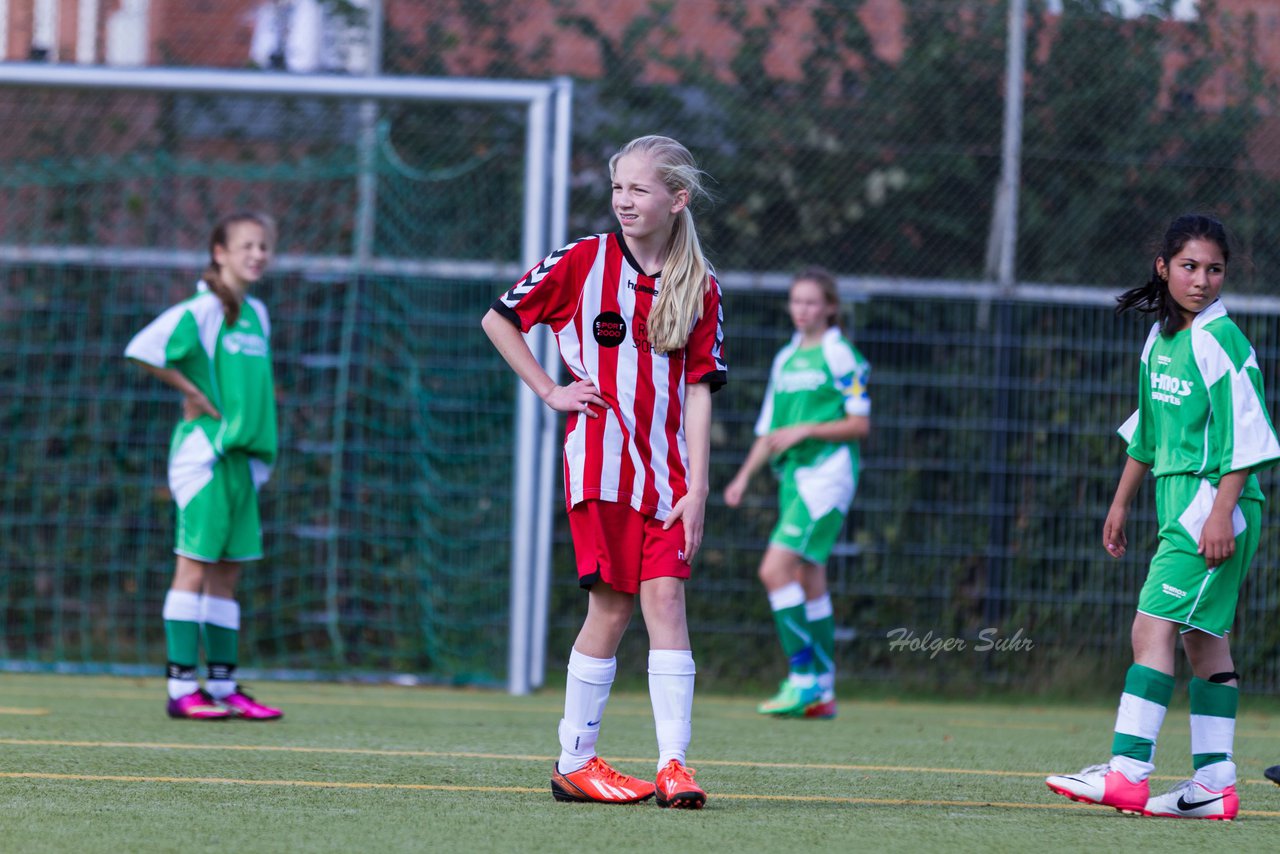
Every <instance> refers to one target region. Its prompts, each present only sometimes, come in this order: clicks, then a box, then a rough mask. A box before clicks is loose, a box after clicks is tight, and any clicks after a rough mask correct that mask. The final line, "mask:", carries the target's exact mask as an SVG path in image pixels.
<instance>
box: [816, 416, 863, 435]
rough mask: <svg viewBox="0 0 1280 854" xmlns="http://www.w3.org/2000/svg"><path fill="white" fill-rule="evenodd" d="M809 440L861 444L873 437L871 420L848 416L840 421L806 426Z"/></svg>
mask: <svg viewBox="0 0 1280 854" xmlns="http://www.w3.org/2000/svg"><path fill="white" fill-rule="evenodd" d="M806 426H807V427H808V428H809V438H810V439H817V440H818V441H820V442H860V441H862V440H863V439H865V438H867V437H868V436H870V435H871V419H870V418H869V417H868V416H866V415H846V416H845V417H844V418H841V419H840V420H839V421H821V422H819V423H817V424H809V425H806Z"/></svg>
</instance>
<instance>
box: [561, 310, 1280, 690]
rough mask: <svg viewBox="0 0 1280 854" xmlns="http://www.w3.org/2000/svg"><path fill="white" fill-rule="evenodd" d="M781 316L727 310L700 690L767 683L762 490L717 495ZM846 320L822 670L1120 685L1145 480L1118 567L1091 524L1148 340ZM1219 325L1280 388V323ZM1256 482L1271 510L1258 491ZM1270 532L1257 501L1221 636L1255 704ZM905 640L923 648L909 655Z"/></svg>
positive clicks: (700, 572)
mask: <svg viewBox="0 0 1280 854" xmlns="http://www.w3.org/2000/svg"><path fill="white" fill-rule="evenodd" d="M1226 300H1227V304H1228V306H1230V297H1229V295H1227V297H1226ZM784 305H785V303H784V300H783V298H782V297H780V296H772V297H762V296H761V295H760V294H758V293H749V292H746V293H743V292H732V291H731V292H730V294H729V296H728V298H727V299H726V307H725V312H726V317H727V318H729V319H730V321H731V322H730V324H729V326H728V327H727V328H728V330H729V332H730V333H731V334H730V336H729V338H728V339H727V341H728V345H731V350H730V351H729V358H730V371H731V381H730V384H729V385H728V386H726V388H725V389H724V390H723V391H722V392H720V393H719V394H717V395H716V396H715V398H714V404H713V406H714V412H715V423H716V429H715V431H714V434H713V447H712V457H713V458H712V471H711V482H712V492H711V495H712V497H711V500H710V502H709V505H708V514H707V530H706V539H705V541H704V545H703V551H702V552H701V553H700V557H699V559H698V564H697V566H696V567H695V571H694V577H693V580H692V581H691V582H690V585H689V591H688V602H689V614H690V627H691V632H692V634H693V640H694V646H695V649H696V651H697V656H698V663H699V673H700V674H702V675H704V676H705V677H706V678H708V679H716V678H726V679H730V680H732V681H734V682H742V681H744V680H746V681H760V680H761V679H769V678H773V677H775V676H776V677H781V676H782V675H783V673H784V670H785V659H784V657H783V656H782V654H781V650H780V648H778V647H777V639H776V636H775V632H774V629H773V624H772V618H771V616H770V613H769V608H768V602H767V599H766V597H765V594H764V591H763V587H762V585H761V584H760V582H759V581H758V579H757V577H756V569H757V567H758V565H759V561H760V557H761V554H762V552H763V549H764V546H765V544H766V542H767V540H768V537H769V533H770V531H771V529H772V527H773V524H774V521H775V520H776V518H777V516H776V482H775V481H774V479H773V478H772V477H771V476H770V475H768V474H767V473H762V474H759V475H757V476H756V478H755V479H754V480H753V481H752V486H751V488H750V490H749V492H748V494H747V496H746V498H745V499H744V501H743V504H742V506H740V507H739V508H737V509H729V508H727V507H725V506H724V504H723V501H722V500H721V498H720V491H721V490H722V489H723V488H724V486H725V485H726V484H727V483H728V482H729V480H730V478H731V477H732V476H733V473H734V472H735V470H736V469H737V467H738V466H739V465H740V464H741V462H742V459H743V457H744V456H745V455H746V452H747V449H748V448H749V447H750V445H751V442H752V439H753V435H752V428H753V425H754V421H755V416H756V412H757V411H758V407H759V405H760V400H761V395H762V394H763V391H764V387H765V381H766V379H767V373H768V369H769V365H770V362H771V360H772V356H773V354H774V353H775V352H776V350H777V348H778V347H780V346H782V344H783V343H785V341H786V340H787V337H788V335H789V328H788V327H787V325H786V320H785V314H784ZM852 314H853V315H854V320H853V322H852V324H850V325H849V326H848V327H847V328H848V331H849V333H850V335H851V337H852V339H853V341H854V343H855V344H856V345H857V347H858V348H859V350H861V352H862V353H863V354H864V355H866V357H867V358H868V359H869V360H870V362H871V364H872V373H871V385H870V390H871V397H872V435H871V437H870V439H869V440H868V441H867V442H865V443H864V445H863V456H862V466H863V468H862V477H861V479H860V482H859V485H858V492H857V496H856V497H855V499H854V504H853V512H852V514H851V516H850V521H849V523H848V524H847V526H846V529H845V532H844V534H843V536H842V537H841V540H840V541H839V542H838V544H837V546H836V549H835V551H834V553H833V556H832V558H831V560H830V562H829V564H828V573H829V578H830V582H831V592H832V597H833V600H834V606H835V615H836V623H837V648H836V653H837V669H838V671H839V672H840V673H841V674H843V675H844V676H849V677H856V678H863V679H892V680H894V681H896V682H899V683H910V684H917V685H920V686H935V687H941V686H955V687H961V688H963V687H964V686H969V685H976V684H999V685H1011V686H1016V687H1019V688H1021V689H1028V690H1035V689H1040V688H1051V687H1054V686H1057V687H1059V688H1061V687H1062V686H1064V685H1080V686H1087V685H1091V684H1094V680H1096V678H1097V674H1098V673H1099V672H1112V673H1122V672H1123V669H1124V668H1125V667H1126V666H1127V665H1128V663H1129V662H1130V661H1131V660H1132V659H1131V658H1130V652H1129V644H1128V631H1129V626H1130V623H1131V622H1132V620H1133V615H1134V612H1135V608H1136V605H1137V601H1138V591H1139V589H1140V588H1141V586H1142V582H1143V580H1144V578H1145V576H1146V570H1147V563H1146V561H1147V560H1148V559H1149V558H1150V556H1151V554H1152V553H1153V551H1154V547H1155V532H1156V524H1155V512H1154V497H1153V496H1154V487H1153V485H1152V483H1151V481H1150V479H1148V481H1147V483H1146V485H1145V486H1144V487H1143V489H1142V491H1141V492H1140V494H1139V498H1138V500H1137V502H1136V503H1135V505H1134V507H1133V508H1132V511H1131V513H1130V519H1129V524H1128V526H1127V528H1128V534H1129V541H1130V548H1129V552H1128V554H1127V555H1126V556H1125V557H1124V558H1123V559H1122V560H1119V561H1117V560H1114V559H1112V558H1111V557H1110V556H1109V555H1107V554H1106V552H1105V551H1104V550H1103V548H1102V522H1103V520H1104V518H1105V517H1106V514H1107V508H1108V507H1109V506H1110V503H1111V499H1112V496H1113V495H1114V492H1115V488H1116V483H1117V480H1118V478H1119V474H1120V471H1121V469H1122V468H1123V465H1124V457H1125V444H1124V442H1123V441H1121V440H1120V438H1119V437H1118V436H1117V435H1116V433H1115V431H1116V429H1117V428H1118V427H1119V425H1120V424H1121V423H1122V422H1123V421H1124V420H1125V419H1126V418H1128V416H1129V415H1130V413H1131V412H1132V411H1133V409H1134V408H1135V407H1136V403H1137V382H1138V372H1139V355H1140V353H1141V350H1142V345H1143V342H1144V340H1145V337H1146V332H1147V329H1148V324H1147V321H1146V320H1145V319H1140V318H1135V317H1120V318H1118V317H1116V316H1115V315H1114V312H1113V311H1112V310H1111V308H1110V306H1108V305H1106V304H1105V303H1103V302H1102V301H1100V300H1099V301H1097V302H1095V303H1094V304H1092V305H1075V306H1070V305H1065V304H1062V303H1056V302H1054V301H1052V300H1050V301H1047V302H1003V303H1001V302H994V303H985V302H982V301H976V300H967V299H955V298H937V297H911V296H902V297H896V298H895V297H885V296H876V297H874V298H871V299H869V300H866V301H863V302H859V303H857V304H856V305H855V306H854V310H853V312H852ZM1235 316H1236V317H1237V322H1239V323H1240V325H1241V327H1242V328H1243V329H1244V331H1245V333H1246V334H1247V335H1249V336H1250V337H1251V340H1253V341H1254V343H1255V346H1256V347H1257V349H1258V355H1259V360H1260V362H1261V363H1262V364H1263V366H1264V373H1265V374H1266V384H1267V387H1268V388H1269V389H1272V390H1275V389H1280V385H1278V384H1277V383H1280V371H1278V370H1277V364H1278V362H1277V359H1276V355H1277V354H1276V352H1275V348H1276V345H1277V342H1280V318H1277V317H1276V316H1275V315H1274V314H1236V315H1235ZM1276 393H1277V392H1276V391H1272V397H1273V398H1274V396H1275V394H1276ZM1273 405H1274V402H1273ZM1261 477H1262V481H1263V486H1264V491H1266V492H1268V493H1269V494H1270V495H1271V496H1272V498H1273V499H1274V497H1275V493H1276V490H1275V483H1276V475H1275V473H1274V472H1269V473H1266V474H1263V475H1262V476H1261ZM1277 522H1280V518H1278V516H1277V510H1276V502H1275V501H1274V500H1272V501H1271V502H1270V503H1268V504H1267V505H1265V509H1264V516H1263V535H1262V542H1261V545H1260V547H1259V551H1258V554H1257V556H1256V558H1255V560H1254V564H1253V570H1252V573H1251V575H1250V576H1249V579H1248V581H1247V582H1246V585H1245V589H1244V592H1243V593H1242V595H1241V601H1240V609H1239V613H1238V616H1237V625H1236V630H1235V633H1234V634H1233V638H1232V651H1233V654H1234V655H1235V657H1236V662H1237V666H1238V669H1240V672H1242V673H1245V672H1247V673H1248V674H1249V677H1248V688H1249V690H1253V691H1259V690H1265V691H1274V690H1276V689H1277V688H1280V673H1278V672H1277V667H1276V652H1277V644H1278V643H1280V632H1278V631H1277V629H1276V627H1275V625H1274V622H1275V621H1274V620H1273V619H1271V615H1272V614H1273V613H1274V609H1275V603H1276V601H1277V597H1280V533H1278V531H1280V529H1278V528H1277ZM561 536H562V539H563V538H564V537H565V536H566V534H565V532H563V531H562V534H561ZM571 566H572V563H571V558H570V555H569V554H568V553H567V552H566V553H565V554H564V555H562V562H561V565H560V569H559V575H558V576H557V578H558V579H559V581H560V585H559V587H558V589H557V594H556V599H555V602H556V604H555V614H556V617H555V619H554V620H553V625H555V626H556V628H557V630H556V632H555V633H554V634H553V641H552V644H551V651H552V654H553V655H554V656H561V657H563V656H565V655H567V650H568V648H569V645H570V644H571V643H572V637H573V632H574V631H575V630H576V627H577V624H578V622H579V621H580V619H581V615H580V612H581V609H582V607H583V605H582V601H581V599H582V595H583V594H582V593H581V591H578V590H577V589H576V585H575V584H573V583H572V575H573V573H572V570H571ZM912 638H914V639H916V641H918V643H919V644H922V645H923V646H921V645H917V646H915V647H912V646H910V645H909V642H910V640H911V639H912ZM948 639H956V640H959V641H962V642H963V643H964V647H963V649H951V650H948V651H947V652H946V653H945V654H943V653H941V652H939V653H936V654H931V647H930V646H929V645H930V644H935V643H939V642H945V641H946V640H948ZM893 641H903V644H895V643H893ZM643 643H644V641H643V638H640V639H632V641H630V647H628V648H627V652H626V653H625V654H626V655H628V656H631V657H633V658H634V659H635V660H639V661H642V660H643V657H642V652H641V647H642V646H643ZM1180 666H1181V665H1180Z"/></svg>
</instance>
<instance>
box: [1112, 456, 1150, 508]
mask: <svg viewBox="0 0 1280 854" xmlns="http://www.w3.org/2000/svg"><path fill="white" fill-rule="evenodd" d="M1150 470H1151V466H1150V465H1148V464H1147V463H1143V462H1139V461H1138V460H1135V459H1134V458H1133V457H1126V458H1125V463H1124V471H1123V472H1121V473H1120V483H1119V484H1117V486H1116V495H1115V498H1113V499H1112V500H1111V506H1112V507H1120V508H1124V509H1128V507H1129V505H1130V504H1132V503H1133V498H1134V496H1135V495H1137V494H1138V487H1140V486H1142V480H1143V478H1145V477H1146V476H1147V472H1148V471H1150Z"/></svg>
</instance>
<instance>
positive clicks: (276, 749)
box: [0, 738, 1273, 797]
mask: <svg viewBox="0 0 1280 854" xmlns="http://www.w3.org/2000/svg"><path fill="white" fill-rule="evenodd" d="M0 744H5V745H11V746H14V747H89V748H116V749H121V748H123V749H129V750H133V749H137V750H207V751H220V750H226V751H249V752H253V751H257V752H262V753H303V754H317V753H319V754H334V755H340V756H391V757H408V758H418V759H427V758H430V759H493V760H500V761H510V762H547V763H549V762H552V761H554V759H555V757H554V756H549V755H539V754H530V753H472V752H464V751H455V750H390V749H377V748H359V747H299V746H292V745H278V744H262V745H259V744H188V743H182V742H154V741H66V740H58V739H40V738H0ZM611 761H614V762H618V763H622V762H627V763H631V762H636V763H643V762H650V761H652V757H637V756H619V757H611ZM692 764H694V765H706V766H708V767H715V768H774V769H793V770H801V771H804V770H813V771H864V772H865V771H881V772H885V773H891V774H969V775H977V776H987V777H1024V778H1032V779H1040V778H1044V777H1047V776H1048V773H1049V772H1045V771H998V770H993V769H989V768H931V767H919V766H912V765H854V764H845V763H834V762H752V761H749V760H741V759H697V760H694V761H693V763H692ZM1151 779H1152V780H1180V779H1183V778H1182V777H1177V776H1170V775H1161V774H1153V775H1152V777H1151ZM1241 782H1242V783H1256V784H1259V785H1266V786H1270V785H1273V784H1272V783H1271V782H1270V781H1267V780H1242V781H1241ZM744 797H745V796H744ZM752 797H754V796H752Z"/></svg>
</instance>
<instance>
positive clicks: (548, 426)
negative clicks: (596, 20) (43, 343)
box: [0, 63, 573, 694]
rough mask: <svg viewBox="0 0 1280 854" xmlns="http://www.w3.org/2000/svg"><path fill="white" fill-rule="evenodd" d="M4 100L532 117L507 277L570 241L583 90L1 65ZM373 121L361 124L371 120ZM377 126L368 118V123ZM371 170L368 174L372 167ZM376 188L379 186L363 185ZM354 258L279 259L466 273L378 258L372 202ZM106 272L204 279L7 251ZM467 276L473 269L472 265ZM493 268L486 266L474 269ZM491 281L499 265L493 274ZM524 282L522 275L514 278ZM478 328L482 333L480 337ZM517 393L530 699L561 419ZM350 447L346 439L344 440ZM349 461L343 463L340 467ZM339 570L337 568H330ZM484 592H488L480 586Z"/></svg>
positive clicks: (521, 588) (94, 249)
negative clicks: (282, 103)
mask: <svg viewBox="0 0 1280 854" xmlns="http://www.w3.org/2000/svg"><path fill="white" fill-rule="evenodd" d="M0 88H8V89H23V88H26V89H68V90H104V91H113V92H139V93H153V92H166V93H190V94H209V95H250V96H272V95H274V96H306V97H313V98H333V99H342V100H347V101H357V102H365V103H369V104H374V105H376V104H377V103H380V102H384V101H392V100H394V101H419V102H426V101H435V102H451V103H481V104H486V103H487V104H506V105H514V106H523V107H524V108H525V110H526V126H525V174H524V210H523V215H522V232H521V234H522V237H521V245H520V257H519V259H518V260H517V261H516V263H515V264H512V265H506V264H503V265H500V266H501V267H502V273H503V274H504V278H510V279H511V280H512V281H514V280H515V278H516V277H518V276H519V274H520V273H523V271H525V270H528V269H530V268H532V267H533V266H534V265H535V264H537V263H538V262H539V261H540V260H542V258H544V257H545V256H546V255H547V254H548V253H549V252H550V251H551V250H553V249H555V248H556V247H558V246H562V245H564V244H565V243H566V242H567V241H568V235H567V228H568V204H569V197H568V185H569V156H570V118H571V113H572V110H571V107H572V99H573V84H572V81H571V80H569V78H567V77H561V78H556V79H554V80H547V81H536V80H478V79H466V78H431V77H382V76H347V75H335V74H306V75H298V74H289V73H287V72H261V71H223V70H215V69H178V68H114V67H91V66H72V65H49V64H43V63H0ZM374 112H375V111H374V110H369V111H365V112H364V113H363V114H362V115H363V116H365V117H372V116H373V115H374ZM369 120H372V119H369V118H366V121H369ZM360 166H361V169H367V168H368V166H367V161H365V160H364V159H363V154H362V162H361V164H360ZM362 183H363V184H364V185H366V186H368V185H370V184H371V182H367V181H366V182H362ZM360 205H361V208H362V211H361V214H362V215H360V216H357V217H356V227H355V235H354V240H353V245H352V249H351V253H350V254H349V255H348V256H345V257H326V258H322V259H312V258H305V257H296V258H289V257H287V256H285V257H281V258H280V259H278V264H277V266H278V267H279V268H281V269H290V268H294V269H296V268H298V267H304V266H318V267H321V268H323V269H325V270H328V271H330V272H333V273H356V274H358V273H367V272H381V273H389V274H401V275H413V274H421V273H430V272H432V271H438V270H439V269H440V268H441V267H442V266H443V267H446V268H451V267H457V266H458V265H456V264H452V265H451V264H450V262H448V261H442V260H440V259H417V258H373V257H372V254H371V247H372V245H373V240H372V234H373V229H374V224H375V223H374V216H373V212H374V206H373V204H372V200H371V199H370V198H367V197H366V196H365V195H364V194H363V192H362V194H361V198H360ZM67 258H74V259H76V260H78V261H80V262H84V263H101V264H104V265H107V266H112V265H117V264H120V263H129V264H130V265H133V266H157V267H173V266H179V267H184V266H185V267H194V268H198V267H200V266H201V265H202V264H203V263H204V257H203V255H202V254H200V253H195V252H182V251H153V250H145V249H144V250H139V249H122V248H118V247H105V246H65V245H58V246H53V245H51V246H25V245H24V246H20V247H18V246H0V262H29V261H32V260H49V261H53V260H66V259H67ZM463 266H468V265H463ZM469 266H472V267H477V266H480V267H483V266H485V265H469ZM487 266H488V269H490V270H492V269H493V267H494V265H487ZM513 271H518V272H514V273H513ZM479 320H480V318H478V317H477V318H476V333H477V334H480V331H479ZM528 338H529V344H530V346H531V347H532V349H533V351H534V353H535V354H538V355H539V358H540V359H541V360H542V362H543V364H544V365H545V366H546V367H547V370H548V372H549V373H551V375H552V377H553V378H555V377H558V376H559V364H560V359H559V353H558V351H557V350H556V347H555V341H554V337H553V336H551V335H550V334H549V333H548V332H547V331H546V328H545V327H542V326H539V327H537V328H536V329H535V330H534V332H532V333H530V335H529V336H528ZM516 384H517V385H518V388H519V391H518V400H517V405H516V423H515V425H514V429H515V435H516V439H517V441H516V446H515V448H514V451H513V457H514V459H513V464H514V467H515V478H514V484H513V489H512V536H511V564H510V573H511V597H510V608H511V615H510V628H509V649H508V671H507V687H508V690H509V691H510V692H511V693H513V694H526V693H529V692H530V691H531V690H532V689H533V688H536V687H538V686H540V685H541V684H542V681H543V678H544V675H545V670H546V666H545V654H546V633H547V608H548V601H549V592H550V562H551V536H552V516H551V508H553V507H554V506H555V505H556V503H557V499H556V498H555V497H554V496H553V495H552V491H553V487H554V485H555V483H556V477H555V466H556V465H557V459H558V455H557V449H558V445H559V437H558V434H557V430H556V426H557V422H556V417H555V413H554V412H551V411H550V410H549V409H548V408H547V407H546V406H545V405H543V403H542V402H541V401H540V400H538V398H537V396H536V395H534V393H533V392H532V391H531V390H530V389H528V388H527V387H526V386H525V385H524V384H523V383H520V382H519V381H516ZM339 441H340V438H339ZM338 459H339V460H340V456H339V457H338ZM331 570H336V567H331ZM478 581H479V580H478Z"/></svg>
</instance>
